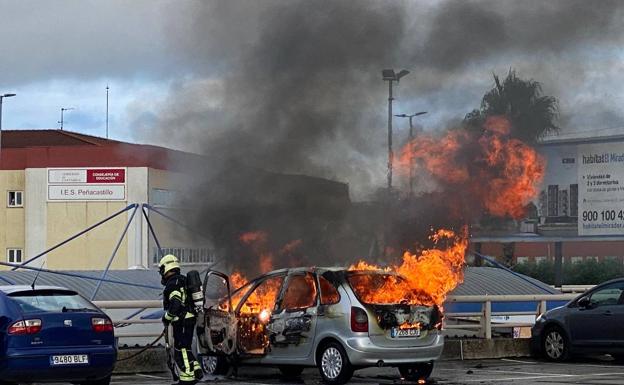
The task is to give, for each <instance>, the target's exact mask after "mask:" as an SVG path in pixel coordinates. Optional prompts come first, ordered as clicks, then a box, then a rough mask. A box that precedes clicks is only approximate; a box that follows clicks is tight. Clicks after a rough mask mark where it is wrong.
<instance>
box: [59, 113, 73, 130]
mask: <svg viewBox="0 0 624 385" xmlns="http://www.w3.org/2000/svg"><path fill="white" fill-rule="evenodd" d="M73 109H74V107H69V108H65V107H61V120H60V121H59V123H60V124H61V131H63V122H64V120H63V113H64V112H65V111H69V110H73Z"/></svg>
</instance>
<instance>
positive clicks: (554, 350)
mask: <svg viewBox="0 0 624 385" xmlns="http://www.w3.org/2000/svg"><path fill="white" fill-rule="evenodd" d="M542 351H543V352H544V356H545V357H546V359H548V360H550V361H557V362H561V361H564V360H565V359H566V358H568V352H569V347H568V339H567V337H566V335H565V334H564V333H563V331H562V330H561V329H560V328H558V327H551V328H548V329H546V331H545V333H544V338H543V339H542Z"/></svg>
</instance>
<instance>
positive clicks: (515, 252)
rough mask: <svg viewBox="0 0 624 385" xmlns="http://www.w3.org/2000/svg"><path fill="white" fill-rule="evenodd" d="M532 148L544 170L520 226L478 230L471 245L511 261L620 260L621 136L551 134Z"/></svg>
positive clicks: (623, 251) (623, 232) (623, 231)
mask: <svg viewBox="0 0 624 385" xmlns="http://www.w3.org/2000/svg"><path fill="white" fill-rule="evenodd" d="M538 151H539V152H540V153H541V154H542V156H543V157H544V158H545V160H546V174H545V177H544V181H543V183H542V188H541V191H540V194H539V197H538V198H537V199H536V200H535V202H534V205H535V211H534V213H533V215H532V218H528V219H527V220H525V221H524V222H523V223H522V224H521V226H520V229H519V230H520V231H518V232H516V233H508V234H489V235H488V234H479V235H478V236H476V237H474V238H473V240H472V241H473V249H475V250H476V251H481V253H483V254H486V255H492V256H498V257H502V258H503V259H507V260H509V262H512V263H522V262H529V261H535V262H539V261H543V260H556V259H557V257H561V261H562V262H563V263H566V262H578V261H584V260H588V259H595V260H604V259H617V260H619V261H624V135H608V136H598V137H591V138H587V137H578V136H576V137H575V136H554V137H550V138H547V139H545V140H543V141H542V142H541V143H540V145H539V148H538Z"/></svg>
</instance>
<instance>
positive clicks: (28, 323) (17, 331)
mask: <svg viewBox="0 0 624 385" xmlns="http://www.w3.org/2000/svg"><path fill="white" fill-rule="evenodd" d="M41 325H42V323H41V320H40V319H27V320H23V321H17V322H15V323H14V324H13V325H11V326H9V330H8V332H9V334H12V335H23V334H37V333H39V332H40V331H41Z"/></svg>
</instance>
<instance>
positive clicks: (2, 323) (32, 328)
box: [0, 286, 117, 385]
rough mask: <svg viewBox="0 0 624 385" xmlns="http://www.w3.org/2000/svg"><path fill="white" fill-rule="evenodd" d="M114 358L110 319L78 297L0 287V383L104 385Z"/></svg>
mask: <svg viewBox="0 0 624 385" xmlns="http://www.w3.org/2000/svg"><path fill="white" fill-rule="evenodd" d="M116 360H117V347H116V345H115V336H114V330H113V324H112V322H111V320H110V318H109V317H108V316H107V315H106V314H104V312H102V311H101V310H100V309H98V308H97V307H96V306H95V305H94V304H93V303H91V302H90V301H88V300H87V299H85V298H84V297H82V296H81V295H80V294H78V293H76V292H75V291H72V290H68V289H64V288H61V287H51V286H38V287H36V288H35V290H33V289H32V288H31V287H30V286H0V385H15V384H18V383H24V382H26V383H30V382H71V383H74V384H82V385H108V384H110V378H111V374H112V372H113V368H114V366H115V361H116Z"/></svg>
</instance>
